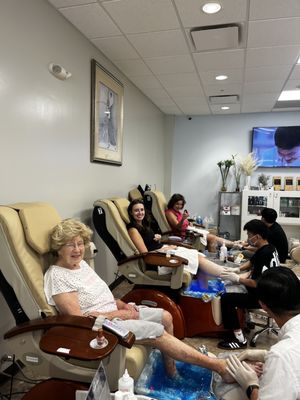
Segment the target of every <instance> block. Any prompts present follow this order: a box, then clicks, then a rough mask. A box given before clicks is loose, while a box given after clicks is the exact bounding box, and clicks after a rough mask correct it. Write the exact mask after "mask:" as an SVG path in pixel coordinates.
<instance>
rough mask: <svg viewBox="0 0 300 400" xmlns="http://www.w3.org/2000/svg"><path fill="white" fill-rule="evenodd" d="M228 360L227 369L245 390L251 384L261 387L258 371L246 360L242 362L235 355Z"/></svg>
mask: <svg viewBox="0 0 300 400" xmlns="http://www.w3.org/2000/svg"><path fill="white" fill-rule="evenodd" d="M226 361H227V367H226V370H227V371H228V372H229V374H230V375H231V376H232V377H233V379H235V380H236V381H237V383H238V384H239V385H240V386H241V387H242V389H243V390H244V391H246V390H247V388H248V386H250V385H256V386H258V387H259V383H258V377H257V375H256V373H255V372H254V371H253V369H252V368H251V367H250V366H249V365H248V364H247V363H246V362H245V361H243V362H242V363H241V362H240V360H239V359H238V358H237V356H235V355H232V356H229V358H228V359H227V360H226Z"/></svg>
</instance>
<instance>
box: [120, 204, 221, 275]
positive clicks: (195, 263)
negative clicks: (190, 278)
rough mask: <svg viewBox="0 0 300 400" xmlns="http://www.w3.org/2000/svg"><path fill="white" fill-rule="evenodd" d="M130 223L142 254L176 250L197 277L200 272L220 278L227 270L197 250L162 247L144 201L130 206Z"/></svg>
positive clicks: (129, 228) (135, 241) (169, 246)
mask: <svg viewBox="0 0 300 400" xmlns="http://www.w3.org/2000/svg"><path fill="white" fill-rule="evenodd" d="M128 214H129V219H130V223H129V224H128V225H127V229H128V233H129V236H130V238H131V240H132V241H133V243H134V245H135V246H136V248H137V249H138V251H139V252H140V253H147V252H148V251H155V250H158V249H160V248H162V247H163V251H167V250H174V251H175V254H176V255H178V256H181V257H184V258H186V259H188V261H189V264H188V265H187V266H185V270H187V271H189V272H191V273H192V274H194V275H196V274H197V272H198V268H199V270H201V271H202V272H204V273H205V274H208V275H213V276H220V275H221V273H222V272H224V271H225V268H224V267H222V266H220V265H217V264H215V263H213V262H212V261H210V260H208V259H207V258H206V257H205V256H204V255H203V254H200V253H198V251H197V250H196V249H187V248H184V247H180V246H173V245H167V246H166V245H164V246H163V245H162V244H161V243H160V242H159V241H160V239H161V235H158V234H155V233H154V232H153V231H152V229H151V228H150V221H149V218H148V216H147V214H146V212H145V207H144V203H143V200H140V199H136V200H133V201H132V202H131V203H130V204H129V206H128ZM227 270H228V269H227Z"/></svg>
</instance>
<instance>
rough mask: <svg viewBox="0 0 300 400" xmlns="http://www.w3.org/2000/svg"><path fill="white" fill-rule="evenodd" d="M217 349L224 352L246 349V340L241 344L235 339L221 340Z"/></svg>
mask: <svg viewBox="0 0 300 400" xmlns="http://www.w3.org/2000/svg"><path fill="white" fill-rule="evenodd" d="M218 347H219V349H224V350H238V349H244V348H245V347H247V340H244V341H243V342H240V341H238V340H237V339H233V340H223V341H222V342H219V343H218Z"/></svg>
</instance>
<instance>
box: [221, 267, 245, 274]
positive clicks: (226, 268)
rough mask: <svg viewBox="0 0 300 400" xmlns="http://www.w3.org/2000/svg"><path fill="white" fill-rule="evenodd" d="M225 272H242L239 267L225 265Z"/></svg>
mask: <svg viewBox="0 0 300 400" xmlns="http://www.w3.org/2000/svg"><path fill="white" fill-rule="evenodd" d="M224 270H225V272H234V273H236V274H239V273H240V272H241V270H240V268H239V267H224Z"/></svg>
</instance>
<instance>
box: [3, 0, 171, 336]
mask: <svg viewBox="0 0 300 400" xmlns="http://www.w3.org/2000/svg"><path fill="white" fill-rule="evenodd" d="M0 48H1V63H0V99H1V118H0V132H1V133H0V135H1V146H0V181H1V204H7V203H14V202H19V201H37V200H39V201H47V202H50V203H52V204H53V205H54V206H55V207H56V208H57V210H58V211H59V213H60V214H61V216H62V217H64V218H65V217H73V216H75V217H78V218H81V219H83V220H84V221H86V222H88V223H90V218H91V211H92V207H93V202H94V201H95V200H96V199H99V198H105V197H111V196H123V197H127V193H128V191H129V190H130V189H132V188H133V187H135V186H136V185H137V184H142V185H145V183H151V184H155V185H156V186H157V187H158V188H160V189H161V190H164V185H165V178H164V170H165V165H166V163H168V162H167V160H170V157H171V152H170V151H169V153H165V138H164V133H165V131H166V130H169V127H168V125H166V122H165V117H164V115H163V114H162V113H161V112H160V111H159V110H158V109H157V108H156V107H155V106H154V105H153V104H152V103H151V102H150V101H149V100H148V99H147V98H146V97H145V96H143V95H142V94H141V92H140V91H139V90H138V89H137V88H136V87H135V86H134V85H132V84H131V83H130V82H129V81H128V80H127V79H126V78H125V77H124V76H123V75H122V74H121V73H120V72H119V71H118V69H117V68H116V67H114V66H113V65H112V64H111V63H110V62H109V61H108V60H107V59H106V58H105V57H104V56H103V55H102V53H100V52H99V51H98V50H97V49H96V48H95V47H94V46H93V45H92V44H91V43H89V42H88V41H87V40H86V39H85V38H84V37H83V36H82V35H81V34H80V33H79V32H78V31H77V30H76V29H75V28H74V27H73V26H72V25H71V24H70V23H69V22H68V21H66V20H65V19H64V18H63V17H62V16H61V15H60V14H59V13H58V12H57V11H56V10H55V9H54V8H53V7H52V6H51V5H50V4H49V3H48V2H47V1H46V0H26V1H22V0H6V1H2V2H1V13H0ZM92 58H95V59H96V60H97V61H98V62H99V63H100V64H102V65H103V66H104V67H105V68H106V69H108V70H109V71H110V72H111V73H112V74H114V75H115V76H116V77H117V78H118V79H119V80H120V81H121V82H122V83H123V84H124V146H123V165H122V166H121V167H119V166H114V165H108V164H99V163H90V161H89V157H90V80H91V77H90V60H91V59H92ZM50 62H54V63H58V64H61V65H63V66H64V67H65V68H66V70H68V71H70V72H71V73H72V77H71V78H70V79H69V80H67V81H65V82H63V81H59V80H57V79H56V78H54V77H53V76H52V75H51V74H50V73H49V72H48V64H49V63H50ZM167 133H168V135H170V130H169V132H167ZM96 241H98V242H99V240H98V238H97V240H96ZM0 268H1V256H0ZM96 269H97V271H98V272H99V274H100V275H101V276H102V277H103V278H104V279H107V281H108V282H111V280H112V279H113V271H115V270H116V262H115V260H114V259H113V257H112V256H111V255H110V253H109V251H108V250H107V249H106V248H105V246H104V245H103V244H99V254H98V256H97V258H96ZM2 303H3V300H2V298H1V296H0V308H1V310H4V309H5V307H3V304H2ZM5 319H6V318H5V317H3V315H2V319H1V320H2V321H4V320H5ZM0 330H1V326H0Z"/></svg>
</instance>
